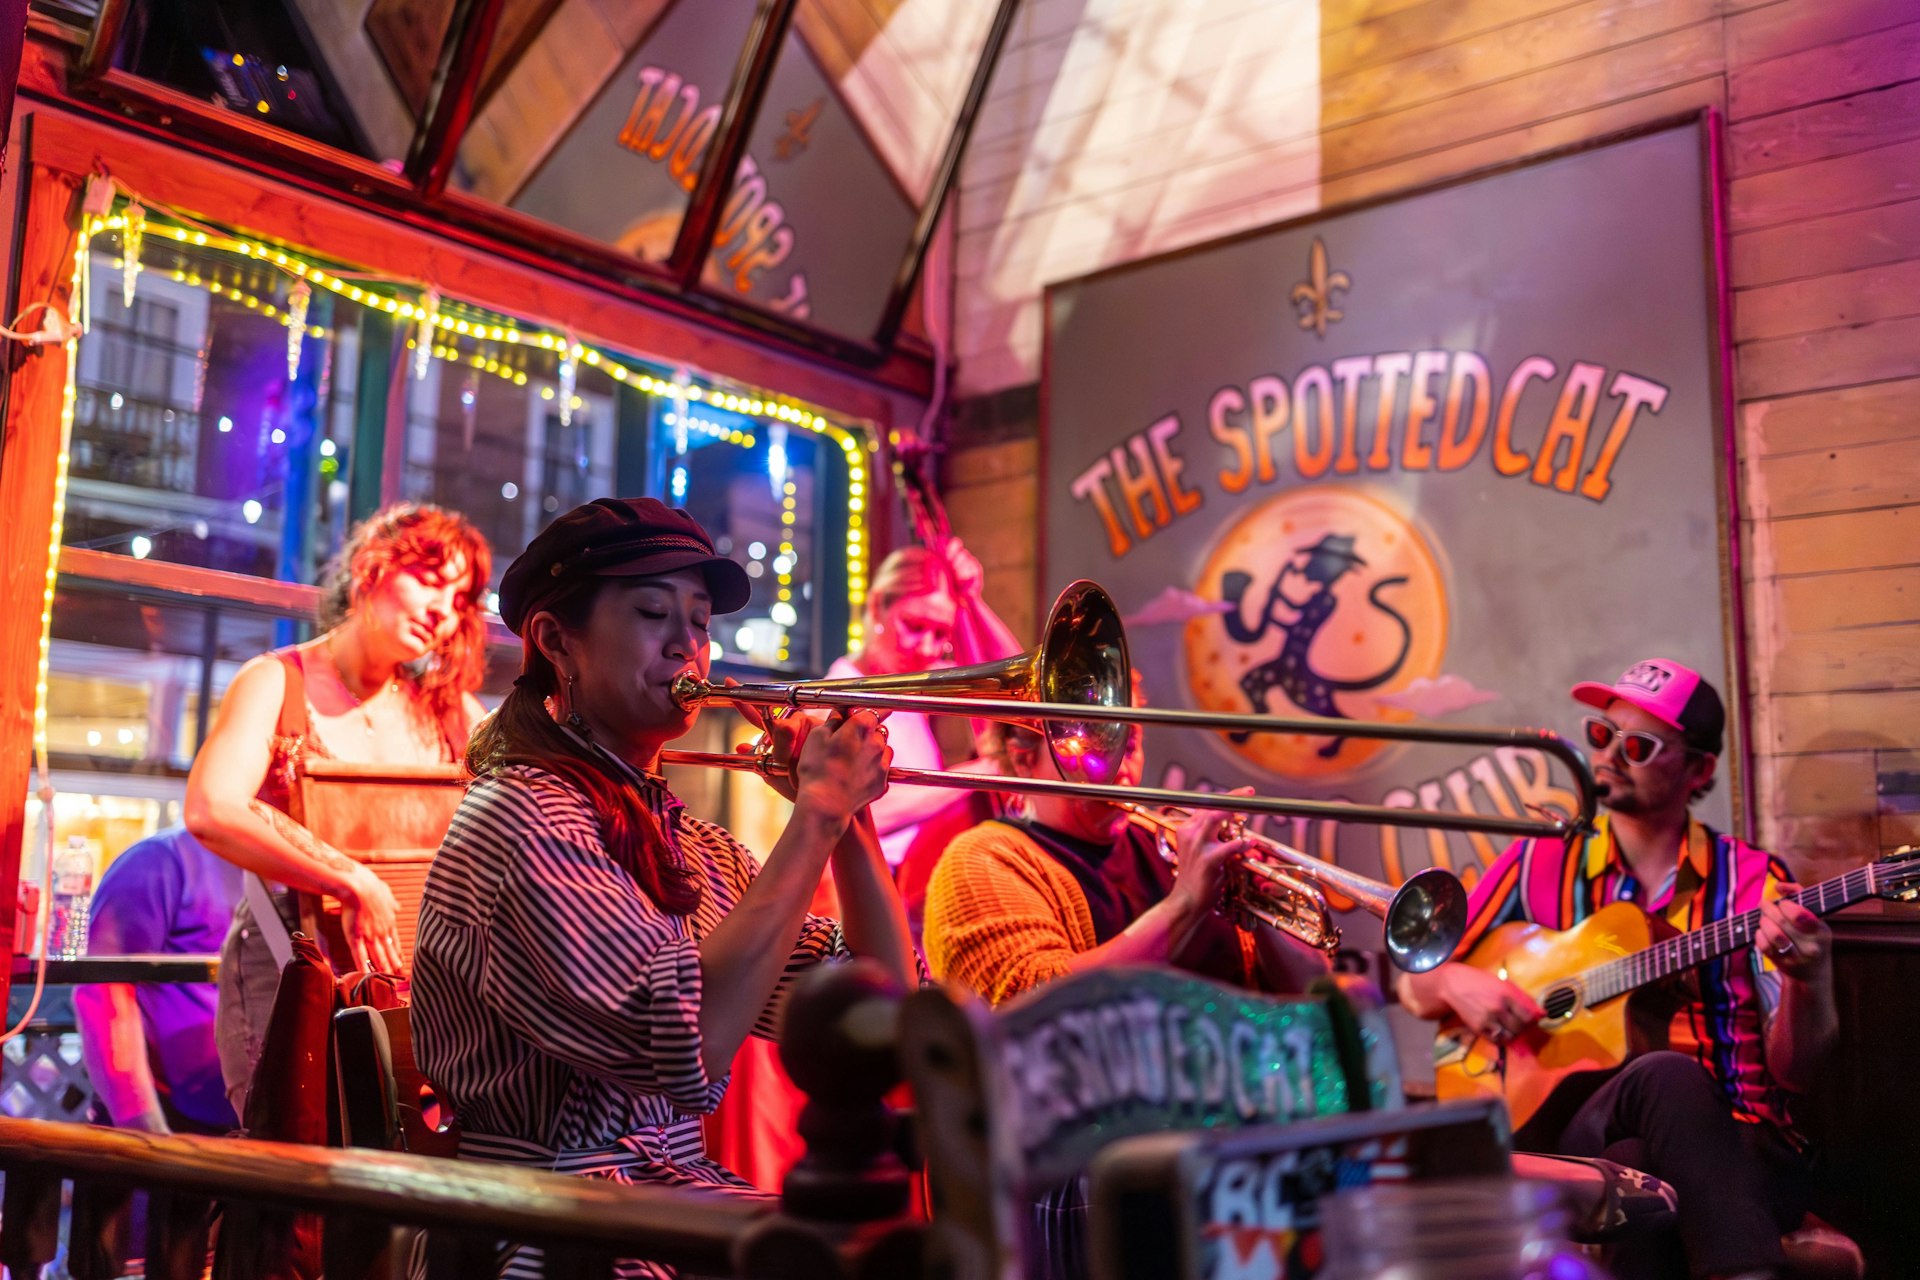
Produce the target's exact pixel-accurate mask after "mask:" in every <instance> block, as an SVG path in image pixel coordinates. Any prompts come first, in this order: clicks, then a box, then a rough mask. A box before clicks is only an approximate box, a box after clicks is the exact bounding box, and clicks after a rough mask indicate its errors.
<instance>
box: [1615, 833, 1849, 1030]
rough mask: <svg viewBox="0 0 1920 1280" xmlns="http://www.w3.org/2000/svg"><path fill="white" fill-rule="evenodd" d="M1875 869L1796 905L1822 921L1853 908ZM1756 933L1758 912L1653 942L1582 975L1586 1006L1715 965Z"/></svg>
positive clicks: (1804, 895) (1813, 890)
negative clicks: (1651, 983)
mask: <svg viewBox="0 0 1920 1280" xmlns="http://www.w3.org/2000/svg"><path fill="white" fill-rule="evenodd" d="M1873 873H1874V864H1873V863H1868V864H1867V865H1866V866H1864V867H1855V868H1854V869H1853V870H1852V871H1849V872H1847V873H1846V874H1845V875H1838V876H1835V877H1834V878H1833V879H1831V880H1822V881H1821V882H1820V883H1819V884H1816V885H1812V886H1809V887H1808V888H1805V889H1802V890H1801V891H1800V895H1799V898H1798V901H1799V903H1800V905H1801V906H1803V907H1805V908H1806V909H1807V910H1809V911H1811V912H1813V913H1814V914H1815V915H1820V916H1824V915H1827V914H1829V913H1831V912H1835V911H1838V910H1840V908H1842V907H1846V906H1851V905H1853V904H1854V903H1856V902H1860V901H1862V900H1863V899H1866V898H1871V897H1873V896H1874V894H1875V893H1876V892H1877V889H1876V888H1875V886H1874V877H1873ZM1759 928H1760V913H1759V912H1758V911H1743V912H1741V913H1740V914H1739V915H1737V916H1728V917H1727V918H1726V919H1725V920H1716V921H1714V922H1713V923H1712V924H1710V925H1708V926H1706V927H1705V928H1703V929H1695V930H1693V931H1692V932H1690V933H1683V934H1680V935H1678V936H1677V937H1672V938H1667V939H1665V940H1663V941H1660V942H1656V943H1655V944H1654V945H1652V946H1651V947H1648V948H1647V949H1646V950H1644V951H1636V952H1634V953H1633V954H1632V955H1630V956H1625V957H1623V958H1621V959H1619V960H1610V961H1608V962H1607V963H1606V964H1603V965H1596V966H1595V967H1593V968H1592V969H1589V970H1587V972H1586V973H1585V974H1584V975H1583V977H1584V979H1585V982H1586V988H1587V1000H1588V1002H1589V1003H1593V1004H1597V1003H1598V1002H1600V1001H1602V1000H1608V999H1611V998H1612V997H1614V996H1617V995H1624V994H1625V993H1626V992H1629V991H1632V990H1634V989H1635V988H1636V987H1643V986H1645V985H1647V984H1648V983H1650V982H1658V981H1660V980H1661V979H1662V978H1670V977H1672V976H1673V975H1674V974H1676V973H1684V972H1685V971H1687V970H1688V969H1692V968H1694V967H1696V966H1698V965H1703V964H1705V963H1707V961H1709V960H1717V959H1719V958H1720V957H1721V956H1724V955H1726V954H1727V953H1729V952H1732V951H1738V950H1740V949H1742V948H1743V947H1749V946H1752V945H1753V936H1754V934H1755V933H1756V932H1758V931H1759Z"/></svg>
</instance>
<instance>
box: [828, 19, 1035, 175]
mask: <svg viewBox="0 0 1920 1280" xmlns="http://www.w3.org/2000/svg"><path fill="white" fill-rule="evenodd" d="M998 6H999V0H800V7H799V8H798V9H797V10H795V12H794V19H793V21H794V27H795V29H796V30H797V31H798V33H799V36H800V39H801V40H802V41H803V42H804V43H805V46H806V48H807V49H808V50H809V51H810V52H811V53H812V54H813V57H814V60H815V61H816V62H817V63H818V64H819V68H820V71H821V72H822V73H823V74H824V75H825V76H826V78H827V79H829V80H831V81H832V82H833V84H834V86H835V87H836V88H837V89H838V90H839V93H840V96H841V97H842V98H843V99H844V100H845V102H846V105H847V108H848V110H850V111H851V112H853V114H854V115H855V116H857V117H858V118H859V120H860V122H861V123H862V124H863V125H864V126H865V128H866V134H867V137H868V138H869V139H870V140H871V141H872V143H873V145H874V147H875V148H877V149H878V151H879V152H880V155H881V156H882V158H883V159H884V160H885V162H886V164H887V167H888V168H889V169H891V170H892V171H893V173H894V175H895V176H896V177H897V178H898V179H899V180H900V183H901V185H902V186H903V187H905V188H906V193H907V196H908V198H909V199H910V200H911V201H912V202H913V204H914V205H915V206H916V207H917V206H919V205H922V204H925V203H926V200H927V197H928V195H929V194H931V191H930V188H931V187H932V185H933V170H934V166H935V165H936V164H938V163H939V161H940V156H941V155H942V154H943V153H944V152H945V150H946V145H947V139H948V136H949V135H950V134H952V132H953V128H954V125H955V123H956V122H957V120H958V118H959V115H960V103H961V100H962V99H963V98H965V97H966V93H967V85H968V84H969V83H971V82H972V79H973V73H974V66H975V64H976V63H978V62H979V60H980V54H981V52H982V49H983V48H984V46H985V44H986V40H987V31H988V29H989V28H990V27H991V26H992V25H993V15H994V11H995V10H996V9H997V8H998Z"/></svg>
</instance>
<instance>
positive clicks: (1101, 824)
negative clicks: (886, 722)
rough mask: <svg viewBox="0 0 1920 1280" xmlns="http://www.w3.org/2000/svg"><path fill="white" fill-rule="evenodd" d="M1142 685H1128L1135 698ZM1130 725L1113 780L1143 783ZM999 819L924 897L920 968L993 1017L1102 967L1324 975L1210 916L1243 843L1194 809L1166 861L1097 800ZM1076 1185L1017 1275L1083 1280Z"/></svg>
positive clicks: (1240, 981)
mask: <svg viewBox="0 0 1920 1280" xmlns="http://www.w3.org/2000/svg"><path fill="white" fill-rule="evenodd" d="M1137 700H1138V687H1137V685H1136V701H1137ZM981 745H982V748H983V750H984V751H985V752H986V753H987V754H988V755H990V756H993V757H997V758H998V760H999V763H1000V766H1001V769H1002V771H1003V772H1005V773H1009V774H1017V775H1019V776H1020V777H1023V778H1058V777H1060V776H1061V775H1060V770H1059V768H1058V766H1057V765H1056V764H1055V763H1054V759H1053V753H1052V752H1051V751H1049V750H1048V749H1047V744H1046V742H1045V740H1044V739H1043V738H1042V737H1041V736H1040V734H1038V733H1037V732H1035V731H1033V730H1030V729H1027V728H1025V727H1024V726H1017V725H1012V724H1004V723H1001V724H994V725H992V726H990V728H989V729H988V730H987V732H986V733H984V734H983V735H982V743H981ZM1141 765H1142V759H1141V749H1140V730H1139V727H1138V726H1137V725H1136V726H1134V729H1133V734H1132V737H1131V738H1130V739H1129V743H1128V750H1127V754H1126V758H1125V761H1124V763H1123V764H1122V766H1121V769H1120V773H1119V777H1118V779H1117V781H1118V782H1119V784H1120V785H1121V786H1123V787H1125V786H1134V785H1137V784H1138V783H1139V781H1140V774H1141ZM1015 803H1016V804H1017V805H1018V806H1019V807H1018V808H1015V809H1014V810H1012V811H1011V812H1010V813H1008V814H1007V815H1006V816H1005V817H1000V818H994V819H991V820H989V821H987V822H983V823H981V824H979V825H978V826H976V827H974V828H973V829H971V830H969V831H966V832H963V833H962V834H961V835H960V836H959V837H958V838H957V839H955V840H954V842H953V843H952V844H951V845H949V846H948V847H947V852H946V854H945V856H944V857H942V858H941V859H940V861H939V862H938V863H937V864H936V865H935V867H934V869H933V879H932V881H931V883H930V884H929V885H928V887H927V914H926V932H925V935H924V938H925V943H926V956H927V966H928V968H929V969H931V970H932V972H933V973H934V975H935V976H936V977H939V978H941V979H944V980H947V981H952V982H958V983H961V984H962V985H964V986H967V987H969V988H971V989H972V990H973V991H975V992H977V993H978V994H979V995H980V996H981V997H983V998H984V999H986V1000H987V1001H988V1002H990V1003H992V1004H996V1005H997V1004H1000V1003H1002V1002H1004V1001H1007V1000H1011V999H1012V998H1013V997H1015V996H1017V995H1020V994H1021V993H1023V992H1026V991H1029V990H1032V989H1033V988H1034V987H1037V986H1040V985H1041V984H1042V983H1045V982H1049V981H1051V980H1053V979H1054V978H1058V977H1061V976H1063V975H1066V974H1070V973H1078V972H1080V971H1082V970H1085V969H1093V968H1098V967H1100V966H1103V965H1128V964H1167V965H1173V966H1176V967H1178V968H1181V969H1185V970H1188V971H1189V972H1192V973H1196V974H1199V975H1201V976H1203V977H1208V978H1214V979H1217V980H1219V981H1223V982H1229V983H1233V984H1235V985H1238V986H1249V987H1254V988H1257V989H1260V990H1265V991H1272V992H1276V993H1279V992H1296V991H1300V990H1302V989H1304V988H1305V986H1306V984H1307V983H1309V982H1311V981H1312V980H1313V979H1314V978H1316V977H1318V976H1320V975H1321V974H1323V973H1326V972H1327V969H1328V965H1327V959H1326V956H1325V955H1324V954H1323V953H1321V952H1319V951H1314V950H1310V949H1308V948H1307V947H1306V946H1305V945H1304V944H1301V943H1298V942H1295V941H1294V940H1293V939H1291V938H1289V937H1287V936H1286V935H1284V934H1282V933H1280V932H1279V931H1278V930H1276V929H1272V928H1269V927H1268V926H1266V925H1257V926H1255V930H1254V931H1252V932H1249V931H1247V930H1243V929H1241V928H1240V927H1238V926H1237V925H1235V924H1234V922H1233V921H1231V920H1229V919H1227V917H1226V915H1225V914H1224V913H1223V912H1221V911H1220V910H1218V908H1219V906H1220V903H1221V900H1222V896H1223V894H1224V893H1225V890H1226V885H1227V876H1228V873H1229V872H1230V870H1231V869H1232V867H1233V864H1234V861H1235V859H1238V858H1244V857H1246V856H1247V855H1248V853H1249V851H1250V850H1251V848H1252V847H1253V841H1251V840H1248V839H1246V838H1244V837H1239V836H1229V835H1227V834H1226V832H1227V831H1228V830H1229V829H1228V828H1227V827H1225V826H1224V825H1223V819H1224V817H1225V815H1223V814H1220V813H1217V812H1211V811H1200V812H1196V813H1194V814H1192V815H1190V816H1189V817H1187V818H1186V819H1184V820H1183V821H1182V822H1181V823H1180V825H1179V827H1178V829H1177V831H1176V834H1175V836H1174V844H1175V849H1176V860H1175V863H1174V864H1169V863H1168V861H1167V859H1166V858H1165V857H1164V856H1163V855H1162V854H1161V852H1160V849H1159V844H1158V836H1157V835H1156V834H1155V833H1154V832H1152V831H1150V830H1148V829H1147V828H1146V827H1145V826H1143V825H1141V824H1138V823H1135V822H1134V821H1132V820H1131V816H1130V814H1129V812H1128V810H1127V809H1125V808H1122V807H1121V806H1120V805H1118V804H1115V803H1113V802H1110V801H1106V800H1086V799H1073V798H1069V797H1065V796H1027V797H1024V798H1020V799H1018V800H1016V801H1015ZM1088 1199H1089V1193H1088V1188H1087V1180H1086V1178H1085V1177H1084V1176H1083V1177H1077V1178H1072V1179H1069V1180H1068V1181H1067V1182H1065V1183H1062V1184H1060V1185H1059V1186H1056V1187H1052V1188H1048V1189H1047V1190H1045V1191H1043V1192H1041V1193H1040V1194H1039V1195H1038V1196H1036V1197H1035V1198H1034V1200H1033V1202H1032V1203H1031V1204H1030V1205H1029V1206H1028V1212H1029V1214H1030V1215H1031V1221H1030V1229H1029V1230H1028V1231H1026V1232H1025V1233H1023V1237H1022V1238H1023V1240H1024V1242H1025V1244H1024V1251H1025V1256H1024V1257H1023V1259H1022V1274H1024V1275H1027V1276H1030V1277H1036V1278H1037V1280H1081V1278H1082V1277H1084V1276H1086V1275H1087V1274H1088V1268H1087V1257H1086V1215H1087V1202H1088Z"/></svg>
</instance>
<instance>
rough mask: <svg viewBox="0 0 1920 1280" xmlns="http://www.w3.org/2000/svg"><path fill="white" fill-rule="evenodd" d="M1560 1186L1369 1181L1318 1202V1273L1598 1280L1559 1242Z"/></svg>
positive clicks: (1326, 1279)
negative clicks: (1321, 1256)
mask: <svg viewBox="0 0 1920 1280" xmlns="http://www.w3.org/2000/svg"><path fill="white" fill-rule="evenodd" d="M1567 1219H1568V1213H1567V1210H1566V1207H1565V1205H1564V1203H1563V1202H1562V1201H1561V1199H1560V1193H1559V1192H1558V1191H1557V1190H1556V1189H1555V1188H1554V1187H1552V1186H1550V1185H1548V1184H1546V1183H1542V1182H1524V1181H1521V1180H1519V1179H1514V1178H1464V1179H1459V1180H1438V1181H1431V1182H1403V1183H1386V1184H1375V1185H1373V1186H1370V1187H1366V1188H1364V1189H1358V1190H1353V1191H1343V1192H1341V1193H1339V1194H1338V1195H1335V1196H1331V1197H1328V1198H1327V1199H1324V1200H1322V1201H1321V1202H1320V1225H1321V1232H1322V1236H1321V1239H1322V1241H1323V1243H1324V1246H1325V1249H1326V1261H1327V1265H1326V1269H1325V1270H1324V1271H1322V1272H1321V1273H1320V1274H1321V1276H1322V1280H1607V1273H1606V1271H1605V1270H1603V1269H1602V1268H1601V1267H1600V1266H1599V1264H1598V1263H1596V1262H1593V1261H1592V1260H1591V1259H1589V1258H1587V1257H1585V1256H1583V1255H1582V1254H1581V1253H1580V1252H1579V1251H1578V1250H1576V1249H1575V1248H1574V1247H1573V1246H1572V1245H1570V1244H1568V1243H1567V1235H1566V1232H1567Z"/></svg>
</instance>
